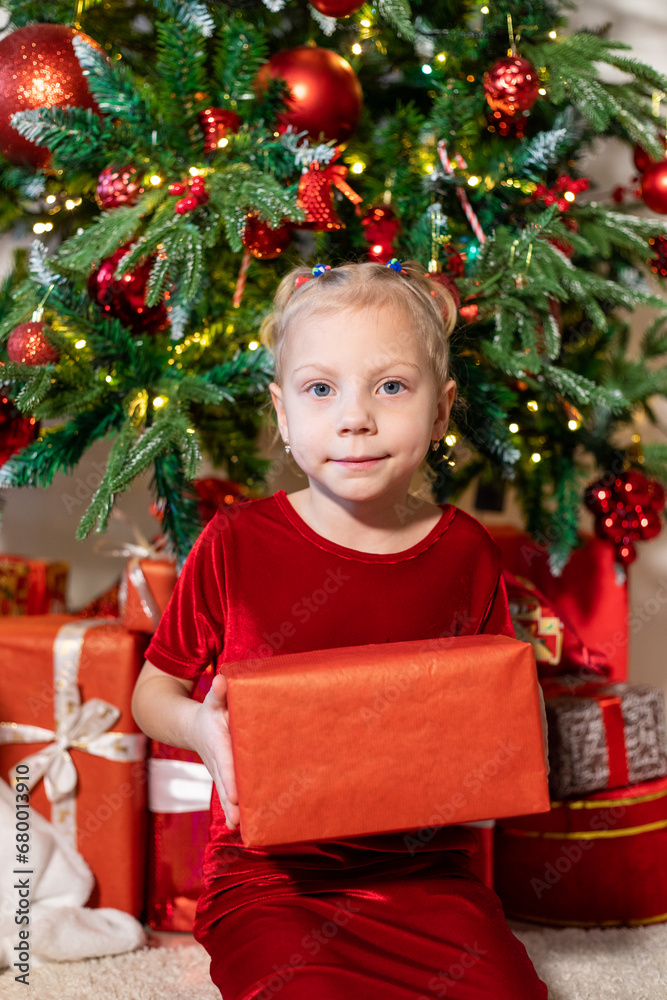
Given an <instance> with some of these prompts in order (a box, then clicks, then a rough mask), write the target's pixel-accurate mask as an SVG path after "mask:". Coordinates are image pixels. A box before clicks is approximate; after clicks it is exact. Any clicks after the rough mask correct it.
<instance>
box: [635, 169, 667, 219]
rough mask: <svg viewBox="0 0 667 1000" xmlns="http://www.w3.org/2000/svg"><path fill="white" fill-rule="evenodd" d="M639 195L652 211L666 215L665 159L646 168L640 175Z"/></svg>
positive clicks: (666, 177) (666, 184)
mask: <svg viewBox="0 0 667 1000" xmlns="http://www.w3.org/2000/svg"><path fill="white" fill-rule="evenodd" d="M641 196H642V199H643V201H644V204H645V205H648V207H649V208H650V209H651V210H652V211H653V212H658V214H659V215H667V160H661V161H660V163H655V164H654V165H653V166H652V167H649V168H648V170H647V171H646V173H645V174H644V176H643V177H642V186H641Z"/></svg>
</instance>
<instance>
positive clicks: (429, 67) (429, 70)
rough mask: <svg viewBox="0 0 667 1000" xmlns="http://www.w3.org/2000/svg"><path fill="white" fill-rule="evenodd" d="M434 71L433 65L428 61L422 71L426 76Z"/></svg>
mask: <svg viewBox="0 0 667 1000" xmlns="http://www.w3.org/2000/svg"><path fill="white" fill-rule="evenodd" d="M432 72H433V67H432V66H429V64H428V63H424V65H423V66H422V73H425V74H426V76H428V75H429V74H430V73H432Z"/></svg>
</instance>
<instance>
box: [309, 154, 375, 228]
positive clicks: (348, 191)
mask: <svg viewBox="0 0 667 1000" xmlns="http://www.w3.org/2000/svg"><path fill="white" fill-rule="evenodd" d="M339 156H340V150H336V152H335V153H334V155H333V156H332V158H331V162H330V163H329V164H328V165H323V164H321V163H318V162H317V160H314V161H313V162H312V163H311V164H310V166H309V167H308V169H307V170H305V171H304V172H303V173H302V174H301V178H300V180H299V190H298V192H297V205H298V206H299V208H303V209H304V211H305V212H306V218H305V220H304V221H303V222H298V223H296V225H295V226H294V228H295V229H319V230H329V229H344V228H345V226H344V225H343V223H342V222H341V221H340V219H339V218H338V215H337V213H336V209H335V208H334V203H333V191H332V189H331V188H332V185H333V186H334V187H336V188H338V190H339V191H341V192H342V194H344V195H345V196H346V197H347V198H349V199H350V201H351V202H352V203H353V204H354V205H358V204H359V202H360V201H361V196H360V195H358V194H357V193H356V191H353V190H352V188H351V187H350V185H349V184H348V183H347V181H346V180H345V178H346V177H347V173H348V170H347V167H344V166H342V164H338V163H334V162H333V161H334V160H336V159H338V157H339Z"/></svg>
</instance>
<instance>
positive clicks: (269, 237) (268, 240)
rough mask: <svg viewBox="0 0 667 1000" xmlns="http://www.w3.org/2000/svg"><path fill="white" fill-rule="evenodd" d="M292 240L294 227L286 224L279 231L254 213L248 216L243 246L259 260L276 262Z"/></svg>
mask: <svg viewBox="0 0 667 1000" xmlns="http://www.w3.org/2000/svg"><path fill="white" fill-rule="evenodd" d="M291 239H292V227H291V225H290V224H288V223H285V224H284V225H282V226H279V227H278V229H271V227H270V226H268V225H267V223H266V222H260V221H259V218H258V216H257V215H256V214H255V213H253V214H252V215H249V216H248V221H247V223H246V227H245V232H244V234H243V246H244V247H245V248H246V250H248V251H249V252H250V253H251V254H252V255H253V257H257V258H258V260H274V259H275V258H276V257H280V255H281V253H282V252H283V250H286V249H287V247H288V246H289V244H290V240H291Z"/></svg>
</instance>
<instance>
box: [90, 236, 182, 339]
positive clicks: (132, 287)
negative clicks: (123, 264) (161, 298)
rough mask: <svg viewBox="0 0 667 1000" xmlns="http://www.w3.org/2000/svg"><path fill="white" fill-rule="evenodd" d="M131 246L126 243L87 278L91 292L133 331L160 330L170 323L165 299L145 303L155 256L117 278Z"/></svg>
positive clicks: (109, 312)
mask: <svg viewBox="0 0 667 1000" xmlns="http://www.w3.org/2000/svg"><path fill="white" fill-rule="evenodd" d="M129 249H130V245H129V244H125V246H122V247H121V248H120V249H119V250H116V252H115V254H113V256H111V257H107V258H106V260H103V261H102V263H101V264H100V266H99V267H98V268H97V269H96V270H94V271H93V273H92V274H91V276H90V278H89V279H88V294H89V295H90V297H91V298H92V299H93V301H94V302H96V303H97V304H98V305H99V306H101V307H102V309H103V310H104V312H105V313H107V315H108V316H113V317H114V318H115V319H118V320H120V322H121V323H122V324H123V325H124V326H127V327H129V328H130V329H131V330H132V332H133V333H148V334H152V333H159V332H160V330H164V329H165V328H166V327H167V326H168V325H169V316H168V313H167V307H166V306H165V304H164V302H159V303H158V304H157V305H156V306H151V307H150V308H148V307H147V306H146V282H147V281H148V275H149V274H150V270H151V267H152V265H153V261H154V259H155V258H154V257H150V258H149V259H148V260H147V261H146V262H145V263H144V264H141V265H140V266H139V267H136V268H135V269H134V271H129V272H128V273H127V274H125V275H123V277H122V278H114V272H115V270H116V267H117V266H118V262H119V261H120V260H121V258H122V257H124V256H125V254H126V253H128V251H129Z"/></svg>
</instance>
